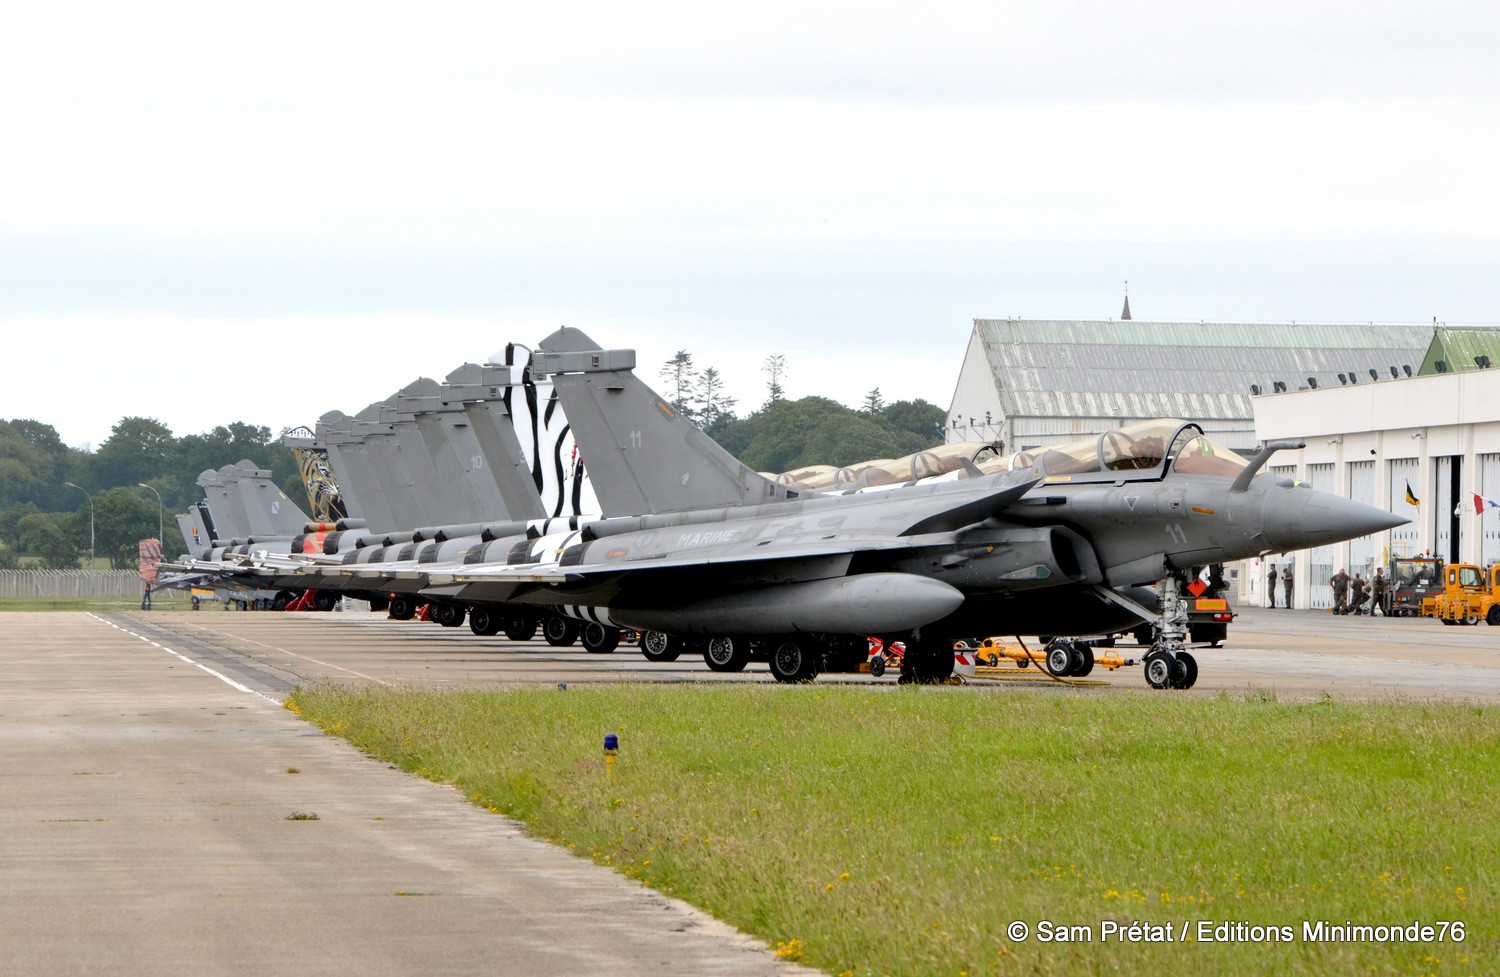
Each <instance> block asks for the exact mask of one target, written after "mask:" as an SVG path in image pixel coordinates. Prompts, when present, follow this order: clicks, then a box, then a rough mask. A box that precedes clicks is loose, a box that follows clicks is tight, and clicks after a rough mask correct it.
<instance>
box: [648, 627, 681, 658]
mask: <svg viewBox="0 0 1500 977" xmlns="http://www.w3.org/2000/svg"><path fill="white" fill-rule="evenodd" d="M640 644H641V656H642V657H644V658H645V659H646V661H648V662H674V661H676V660H677V656H679V655H681V654H682V639H681V638H679V637H677V636H676V635H672V634H667V632H665V631H643V632H642V633H641V641H640Z"/></svg>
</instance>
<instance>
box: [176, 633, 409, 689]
mask: <svg viewBox="0 0 1500 977" xmlns="http://www.w3.org/2000/svg"><path fill="white" fill-rule="evenodd" d="M187 626H188V627H190V628H197V629H198V630H199V631H207V632H208V633H209V634H217V635H219V636H220V637H223V638H229V639H230V640H232V641H243V642H245V643H246V644H251V645H259V646H260V647H262V648H266V649H268V650H270V651H277V652H280V653H281V654H283V655H290V656H291V657H293V658H300V659H302V660H303V661H305V662H312V663H313V664H314V665H322V666H323V667H324V668H332V669H335V670H337V671H340V672H348V673H349V674H350V675H357V676H359V677H360V678H362V679H365V680H367V681H370V682H374V683H375V684H377V685H384V686H385V687H386V688H390V687H391V683H389V682H386V681H383V680H381V679H378V678H376V677H375V676H373V675H366V674H365V673H364V672H356V671H355V670H354V669H352V668H345V667H344V666H342V665H335V664H333V663H332V662H325V661H319V660H318V659H316V658H309V657H308V656H306V655H299V654H297V653H296V652H295V651H287V650H286V649H285V648H279V647H277V646H276V645H268V644H266V643H265V642H264V641H256V640H255V639H254V638H245V637H242V636H240V635H237V634H229V633H228V632H225V631H215V630H214V629H213V628H206V627H204V626H203V625H201V624H189V625H187Z"/></svg>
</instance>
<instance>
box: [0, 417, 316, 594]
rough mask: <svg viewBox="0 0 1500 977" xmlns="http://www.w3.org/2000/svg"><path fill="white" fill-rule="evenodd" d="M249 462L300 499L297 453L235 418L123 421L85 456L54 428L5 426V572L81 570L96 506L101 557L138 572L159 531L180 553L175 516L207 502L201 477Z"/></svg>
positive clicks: (1, 495)
mask: <svg viewBox="0 0 1500 977" xmlns="http://www.w3.org/2000/svg"><path fill="white" fill-rule="evenodd" d="M241 460H249V461H251V462H253V463H255V464H256V465H258V466H260V467H261V468H265V469H269V470H270V471H273V472H275V473H276V474H277V475H278V476H282V477H283V479H284V480H285V481H286V484H289V485H290V487H291V488H290V491H289V493H288V494H292V493H293V492H295V493H302V489H301V481H300V479H298V477H297V467H296V462H295V461H294V459H293V458H292V453H291V451H290V450H289V449H288V448H286V447H285V446H284V445H283V444H282V443H281V439H280V436H279V435H278V436H273V435H272V434H271V430H270V428H267V427H264V426H259V425H253V424H243V423H239V422H236V423H233V424H229V425H227V426H219V427H216V428H214V429H213V430H211V431H208V432H206V433H203V434H189V435H184V436H182V437H177V436H176V435H174V434H173V433H172V431H171V429H170V428H168V427H167V426H166V425H165V424H162V423H161V422H160V421H157V420H153V419H152V418H149V417H124V418H121V419H120V421H119V422H118V423H117V424H115V425H114V427H113V428H111V429H110V436H109V438H108V439H107V440H105V442H104V443H103V444H101V445H99V448H98V450H96V451H85V450H83V449H81V448H73V447H69V446H68V445H65V444H63V442H62V439H61V438H60V437H59V436H58V434H57V430H56V429H55V428H53V427H52V425H50V424H45V423H43V422H41V421H36V420H8V421H7V420H0V569H6V568H15V567H16V566H19V565H20V563H21V558H22V557H28V558H30V559H29V560H28V561H27V562H28V563H34V564H36V565H39V566H42V567H46V568H49V569H71V568H75V567H77V566H79V565H80V562H81V561H83V560H86V559H87V557H88V556H89V552H90V550H89V527H90V518H89V516H90V510H91V508H92V513H93V520H92V522H93V552H94V553H95V554H96V555H97V557H98V558H99V560H100V561H103V560H108V561H109V565H110V566H111V567H115V568H117V569H121V568H127V567H132V566H134V565H135V560H136V544H137V543H138V542H139V541H140V540H142V539H145V538H147V537H151V536H155V535H156V534H157V532H158V527H161V529H162V531H163V532H164V535H165V536H166V539H165V540H164V542H165V544H166V545H165V549H166V550H167V552H169V553H171V554H173V555H175V554H176V553H177V552H179V551H180V549H181V542H180V540H179V539H178V536H177V523H176V520H175V518H174V515H175V514H176V513H179V512H184V511H186V510H187V507H188V506H189V505H191V504H193V503H194V502H197V501H198V500H200V499H202V498H203V492H202V490H201V489H199V488H198V485H197V482H198V475H199V473H200V472H203V471H205V470H207V469H217V468H222V467H223V466H224V465H231V464H234V463H236V462H238V461H241ZM302 494H305V493H302ZM158 496H159V497H160V500H161V502H160V506H158V502H157V499H158ZM292 498H293V499H297V498H298V495H297V494H292ZM174 543H175V545H174Z"/></svg>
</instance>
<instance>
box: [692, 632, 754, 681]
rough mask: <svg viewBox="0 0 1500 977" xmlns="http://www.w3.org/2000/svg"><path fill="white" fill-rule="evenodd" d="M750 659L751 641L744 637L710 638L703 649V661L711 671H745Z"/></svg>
mask: <svg viewBox="0 0 1500 977" xmlns="http://www.w3.org/2000/svg"><path fill="white" fill-rule="evenodd" d="M749 661H750V643H749V642H748V641H746V640H745V639H744V638H730V637H718V638H710V639H709V642H708V645H707V646H705V647H704V649H703V663H704V664H705V665H707V666H708V669H709V671H711V672H743V671H744V670H745V665H746V663H748V662H749Z"/></svg>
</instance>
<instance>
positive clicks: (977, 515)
mask: <svg viewBox="0 0 1500 977" xmlns="http://www.w3.org/2000/svg"><path fill="white" fill-rule="evenodd" d="M1040 481H1041V476H1040V475H1039V474H1038V475H1036V476H1035V477H1032V478H1027V479H1026V480H1025V481H1020V482H1017V483H1015V484H1013V485H1007V486H1006V487H1004V488H1002V489H999V490H997V491H994V492H991V493H989V494H987V495H982V496H980V497H978V498H973V497H970V498H967V499H965V500H964V501H962V502H957V503H953V504H949V505H946V506H943V507H942V508H939V509H937V510H936V511H934V512H929V513H928V514H926V515H924V516H922V517H921V518H919V519H918V520H917V521H916V522H914V523H912V524H911V525H909V526H908V527H907V528H906V529H905V530H904V531H903V532H902V533H901V535H902V536H920V535H922V534H924V533H944V532H953V531H955V530H959V529H962V528H963V527H965V526H972V525H973V524H974V523H976V522H983V521H984V520H985V519H988V518H989V517H990V516H993V515H998V514H999V513H1000V512H1002V511H1004V509H1005V508H1006V507H1007V506H1009V505H1010V504H1011V503H1013V502H1015V501H1017V500H1018V499H1020V498H1021V496H1023V495H1025V494H1026V493H1027V492H1029V491H1031V487H1032V486H1033V485H1036V484H1037V483H1038V482H1040ZM954 484H962V483H954ZM941 498H942V497H941V496H933V497H932V498H931V499H930V500H926V501H935V500H940V499H941Z"/></svg>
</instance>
